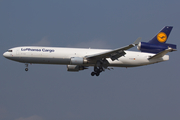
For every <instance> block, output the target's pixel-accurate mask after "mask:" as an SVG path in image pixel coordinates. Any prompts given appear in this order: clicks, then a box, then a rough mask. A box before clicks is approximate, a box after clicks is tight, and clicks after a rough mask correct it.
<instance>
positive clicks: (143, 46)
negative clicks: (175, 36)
mask: <svg viewBox="0 0 180 120" xmlns="http://www.w3.org/2000/svg"><path fill="white" fill-rule="evenodd" d="M168 47H171V48H173V49H176V45H174V44H167V43H161V44H152V43H147V42H139V44H138V46H137V49H138V50H140V51H141V52H148V53H159V52H161V51H163V50H165V49H168Z"/></svg>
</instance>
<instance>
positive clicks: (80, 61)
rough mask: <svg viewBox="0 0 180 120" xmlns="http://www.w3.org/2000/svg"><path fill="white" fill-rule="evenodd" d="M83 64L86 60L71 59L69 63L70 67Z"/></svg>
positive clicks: (79, 58)
mask: <svg viewBox="0 0 180 120" xmlns="http://www.w3.org/2000/svg"><path fill="white" fill-rule="evenodd" d="M85 63H87V60H86V59H84V58H81V57H72V58H71V61H70V64H71V65H82V64H85Z"/></svg>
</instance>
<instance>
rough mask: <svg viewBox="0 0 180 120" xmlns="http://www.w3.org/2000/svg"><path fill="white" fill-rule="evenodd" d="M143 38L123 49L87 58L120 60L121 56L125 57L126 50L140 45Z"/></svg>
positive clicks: (87, 57)
mask: <svg viewBox="0 0 180 120" xmlns="http://www.w3.org/2000/svg"><path fill="white" fill-rule="evenodd" d="M140 40H141V38H138V39H137V40H136V41H135V42H134V43H133V44H130V45H128V46H125V47H122V48H118V49H115V50H111V51H108V52H104V53H98V54H94V55H89V56H85V58H86V59H97V60H99V59H102V58H111V60H112V61H114V60H116V59H118V58H119V57H121V56H124V55H125V54H126V53H125V52H124V50H128V49H130V48H132V47H134V46H136V45H138V43H139V42H140Z"/></svg>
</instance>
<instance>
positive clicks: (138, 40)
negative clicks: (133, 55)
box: [133, 37, 142, 46]
mask: <svg viewBox="0 0 180 120" xmlns="http://www.w3.org/2000/svg"><path fill="white" fill-rule="evenodd" d="M141 39H142V38H141V37H138V38H137V39H136V41H134V43H133V45H134V46H136V45H138V44H139V42H140V41H141Z"/></svg>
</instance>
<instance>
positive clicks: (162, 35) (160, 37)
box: [157, 32, 167, 43]
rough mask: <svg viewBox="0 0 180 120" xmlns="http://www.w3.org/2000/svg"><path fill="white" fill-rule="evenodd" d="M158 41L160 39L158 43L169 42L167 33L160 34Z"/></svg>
mask: <svg viewBox="0 0 180 120" xmlns="http://www.w3.org/2000/svg"><path fill="white" fill-rule="evenodd" d="M157 39H158V41H159V42H161V43H163V42H166V40H167V35H166V33H164V32H160V33H158V35H157Z"/></svg>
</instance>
